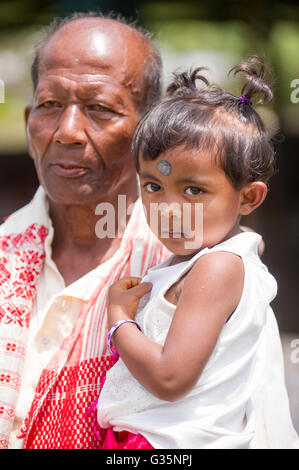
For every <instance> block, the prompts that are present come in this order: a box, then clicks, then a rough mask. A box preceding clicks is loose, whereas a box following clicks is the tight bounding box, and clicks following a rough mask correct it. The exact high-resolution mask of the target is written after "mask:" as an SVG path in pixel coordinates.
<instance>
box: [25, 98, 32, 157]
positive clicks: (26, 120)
mask: <svg viewBox="0 0 299 470" xmlns="http://www.w3.org/2000/svg"><path fill="white" fill-rule="evenodd" d="M31 110H32V106H31V105H28V106H26V108H25V111H24V116H25V131H26V137H27V147H28V154H29V156H30V157H31V158H33V156H32V155H33V154H32V148H31V142H30V138H29V135H28V132H27V123H28V118H29V114H30V113H31Z"/></svg>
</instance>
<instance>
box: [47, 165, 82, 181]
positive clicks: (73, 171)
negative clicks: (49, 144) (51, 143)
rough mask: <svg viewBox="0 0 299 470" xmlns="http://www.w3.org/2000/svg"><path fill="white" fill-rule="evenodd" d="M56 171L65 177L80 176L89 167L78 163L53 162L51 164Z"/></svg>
mask: <svg viewBox="0 0 299 470" xmlns="http://www.w3.org/2000/svg"><path fill="white" fill-rule="evenodd" d="M51 167H52V168H53V171H54V173H56V174H57V175H58V176H62V177H64V178H80V177H81V176H84V175H85V174H86V173H87V172H88V168H86V167H83V166H80V165H78V164H76V163H69V162H68V163H53V164H52V165H51Z"/></svg>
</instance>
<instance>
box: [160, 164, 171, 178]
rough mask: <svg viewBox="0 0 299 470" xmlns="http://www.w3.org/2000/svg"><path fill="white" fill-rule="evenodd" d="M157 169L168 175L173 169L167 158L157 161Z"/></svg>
mask: <svg viewBox="0 0 299 470" xmlns="http://www.w3.org/2000/svg"><path fill="white" fill-rule="evenodd" d="M157 169H158V171H159V172H160V173H161V174H162V175H164V176H168V175H170V173H171V171H172V166H171V164H170V163H169V162H168V161H167V160H161V161H160V162H159V163H157Z"/></svg>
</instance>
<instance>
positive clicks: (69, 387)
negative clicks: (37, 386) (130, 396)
mask: <svg viewBox="0 0 299 470" xmlns="http://www.w3.org/2000/svg"><path fill="white" fill-rule="evenodd" d="M115 362H116V360H115V358H113V357H112V356H103V357H102V358H101V359H100V360H99V359H96V360H88V361H84V362H82V363H80V364H79V365H78V366H73V367H65V368H64V369H62V371H61V373H60V374H59V377H58V380H56V381H55V385H54V386H53V387H52V389H51V390H50V392H49V394H48V395H47V397H46V399H45V401H44V403H43V405H42V407H41V408H40V410H39V412H38V414H37V417H36V418H35V420H34V422H33V425H32V427H31V429H30V432H29V436H27V438H26V439H25V448H27V449H98V448H100V444H99V442H98V440H97V438H96V436H95V434H94V431H93V426H94V422H95V421H94V420H95V413H96V409H95V410H94V411H93V412H92V413H91V414H90V415H89V416H88V417H87V418H84V414H85V412H86V411H87V410H88V408H89V407H90V406H91V405H92V404H93V402H94V401H95V400H96V399H97V398H98V395H99V391H100V382H101V380H102V379H103V377H104V376H105V375H106V372H107V370H108V369H110V367H111V366H112V365H113V364H114V363H115ZM49 375H50V376H49V378H48V379H49V380H50V381H51V380H53V377H51V371H49ZM43 381H44V384H45V382H46V381H47V378H46V374H44V375H43ZM44 384H41V388H44V386H45V385H44ZM39 399H40V395H39V394H38V393H37V396H36V399H35V400H34V402H33V406H32V408H31V413H30V415H31V416H32V414H34V410H35V409H36V405H37V403H38V401H39ZM29 421H30V416H29Z"/></svg>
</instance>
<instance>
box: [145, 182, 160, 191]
mask: <svg viewBox="0 0 299 470" xmlns="http://www.w3.org/2000/svg"><path fill="white" fill-rule="evenodd" d="M144 187H145V188H146V190H147V191H148V192H149V193H156V192H157V191H159V189H160V186H159V185H158V184H157V183H146V184H145V185H144Z"/></svg>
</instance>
